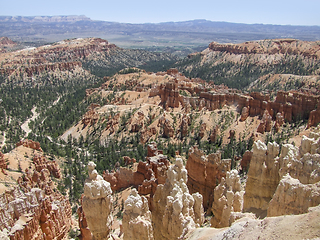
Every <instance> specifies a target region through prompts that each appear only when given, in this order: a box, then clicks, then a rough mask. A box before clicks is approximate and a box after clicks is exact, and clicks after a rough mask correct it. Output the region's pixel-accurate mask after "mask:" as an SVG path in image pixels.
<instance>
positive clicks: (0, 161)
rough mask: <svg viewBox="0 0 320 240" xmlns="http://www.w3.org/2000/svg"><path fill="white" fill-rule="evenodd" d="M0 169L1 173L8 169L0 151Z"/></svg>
mask: <svg viewBox="0 0 320 240" xmlns="http://www.w3.org/2000/svg"><path fill="white" fill-rule="evenodd" d="M0 168H1V169H2V171H3V170H4V169H7V168H8V165H7V163H6V160H5V159H4V155H3V153H2V152H1V151H0Z"/></svg>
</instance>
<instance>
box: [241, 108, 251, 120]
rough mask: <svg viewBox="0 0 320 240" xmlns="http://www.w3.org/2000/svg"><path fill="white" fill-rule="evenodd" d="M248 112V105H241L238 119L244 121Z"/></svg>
mask: <svg viewBox="0 0 320 240" xmlns="http://www.w3.org/2000/svg"><path fill="white" fill-rule="evenodd" d="M249 113H250V107H249V106H248V107H243V108H242V110H241V117H240V121H241V122H243V121H245V120H246V119H247V118H248V117H249Z"/></svg>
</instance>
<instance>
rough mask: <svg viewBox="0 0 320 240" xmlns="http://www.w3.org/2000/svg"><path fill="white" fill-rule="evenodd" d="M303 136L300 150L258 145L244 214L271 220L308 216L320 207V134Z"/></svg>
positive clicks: (254, 153)
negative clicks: (265, 216)
mask: <svg viewBox="0 0 320 240" xmlns="http://www.w3.org/2000/svg"><path fill="white" fill-rule="evenodd" d="M316 131H317V132H316V133H311V134H310V136H309V137H306V136H303V138H302V140H301V146H300V148H297V147H295V146H293V145H291V144H283V145H282V147H281V153H280V154H279V146H278V145H277V144H276V143H273V144H272V143H268V146H266V145H265V144H264V143H262V142H260V141H257V142H255V143H254V146H253V155H252V159H251V162H250V168H249V172H248V180H247V184H246V192H245V194H244V210H245V211H250V210H254V209H257V210H258V211H260V212H263V213H264V214H267V216H268V217H272V216H280V215H288V214H301V213H306V212H307V209H308V208H309V207H314V206H317V205H319V204H320V154H319V153H320V134H319V132H320V130H319V129H316Z"/></svg>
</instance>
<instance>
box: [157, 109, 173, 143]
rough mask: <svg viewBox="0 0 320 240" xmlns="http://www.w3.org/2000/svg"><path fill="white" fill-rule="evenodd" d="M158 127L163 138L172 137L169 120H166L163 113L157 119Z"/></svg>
mask: <svg viewBox="0 0 320 240" xmlns="http://www.w3.org/2000/svg"><path fill="white" fill-rule="evenodd" d="M158 127H160V128H162V130H163V136H164V137H166V138H170V137H173V135H174V129H173V127H172V124H171V122H170V121H169V119H167V118H166V114H165V113H164V114H163V115H162V116H161V117H160V118H159V122H158Z"/></svg>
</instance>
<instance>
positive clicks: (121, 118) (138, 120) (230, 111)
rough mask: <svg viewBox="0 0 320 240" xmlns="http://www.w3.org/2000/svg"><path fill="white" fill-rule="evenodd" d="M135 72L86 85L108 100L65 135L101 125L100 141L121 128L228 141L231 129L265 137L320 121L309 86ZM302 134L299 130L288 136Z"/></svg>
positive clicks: (144, 135) (144, 138) (146, 135)
mask: <svg viewBox="0 0 320 240" xmlns="http://www.w3.org/2000/svg"><path fill="white" fill-rule="evenodd" d="M136 71H138V72H137V73H130V74H117V75H115V76H114V77H112V78H109V79H107V81H106V82H105V83H104V84H102V85H101V86H100V87H99V88H95V89H87V98H91V99H99V98H100V99H101V98H103V99H105V102H104V104H106V105H103V106H102V105H100V104H99V105H95V106H94V108H90V109H88V112H87V113H86V115H85V116H83V119H82V121H80V122H79V123H78V124H76V125H74V126H73V127H72V128H71V129H69V130H68V131H67V132H65V134H64V135H63V136H62V138H63V139H64V140H67V137H68V135H71V136H72V137H73V138H76V139H79V138H80V137H81V136H83V137H84V138H86V137H87V136H89V134H91V133H93V132H96V131H94V129H99V139H100V141H101V142H103V141H105V140H106V139H107V138H109V137H110V136H117V133H122V134H123V135H125V136H129V137H133V136H135V135H136V134H139V136H140V142H141V143H143V144H144V143H147V142H148V141H152V140H156V141H157V140H158V138H159V136H161V137H164V138H170V139H172V140H173V141H174V142H176V143H179V142H182V141H183V140H185V139H186V140H188V141H189V142H190V141H191V138H194V139H198V140H202V141H204V140H206V139H208V140H210V141H211V143H215V142H217V141H218V140H219V138H220V137H223V143H228V142H229V141H230V136H231V135H230V133H232V136H233V137H234V138H235V139H239V137H240V136H245V139H246V140H247V139H249V138H250V137H255V138H256V140H258V139H261V140H264V138H265V137H266V135H267V134H273V135H276V134H278V135H279V136H280V135H281V134H284V131H287V130H284V128H283V126H285V128H286V127H288V126H289V125H288V124H297V123H299V124H300V121H301V120H304V119H309V121H308V127H312V126H316V125H317V124H318V123H319V121H320V118H319V116H318V115H319V110H318V109H317V106H318V101H319V95H317V94H312V93H311V92H308V91H302V90H301V91H278V92H277V93H276V96H275V97H273V96H272V94H269V93H261V92H251V93H250V94H248V93H242V92H241V91H239V90H235V89H230V88H227V87H225V86H223V85H214V84H210V83H207V82H204V81H203V80H201V79H189V78H186V77H185V76H183V75H182V74H181V73H179V72H177V71H176V70H169V71H167V72H166V73H162V72H159V73H156V74H151V73H146V72H143V71H139V70H136ZM111 89H113V90H114V89H122V90H120V91H111ZM271 98H273V99H271ZM100 102H101V101H100ZM100 102H99V103H100ZM284 123H286V124H284ZM258 133H259V134H258ZM286 134H288V133H286ZM299 134H300V130H298V129H296V130H295V131H293V132H291V133H290V134H289V135H291V136H296V135H299ZM300 137H301V136H300ZM291 141H296V139H292V140H291ZM298 141H299V140H298ZM242 154H243V153H242ZM239 157H242V155H241V156H239Z"/></svg>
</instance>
